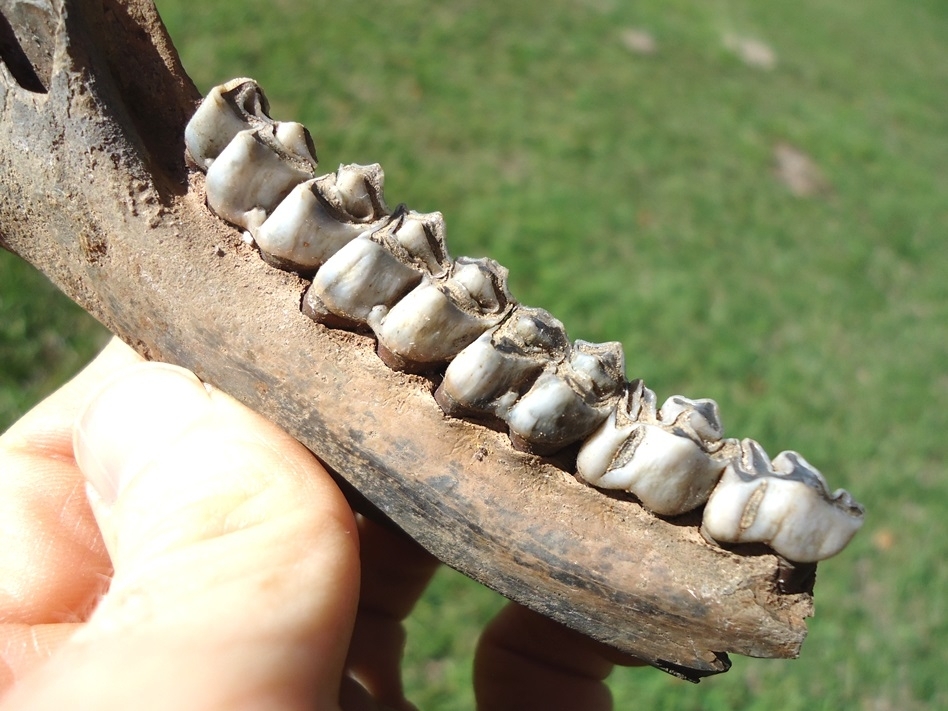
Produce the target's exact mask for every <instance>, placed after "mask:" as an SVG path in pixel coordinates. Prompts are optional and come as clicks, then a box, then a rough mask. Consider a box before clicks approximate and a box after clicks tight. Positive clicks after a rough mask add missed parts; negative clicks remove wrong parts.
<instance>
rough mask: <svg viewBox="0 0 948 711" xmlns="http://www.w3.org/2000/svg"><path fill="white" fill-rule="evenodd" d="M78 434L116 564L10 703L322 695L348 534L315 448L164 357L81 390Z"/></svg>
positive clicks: (344, 593) (340, 641) (342, 590)
mask: <svg viewBox="0 0 948 711" xmlns="http://www.w3.org/2000/svg"><path fill="white" fill-rule="evenodd" d="M75 441H76V445H75V449H76V456H77V461H78V463H79V466H80V468H81V469H82V471H83V474H84V475H85V476H86V478H87V481H88V488H89V493H90V498H91V499H92V502H93V510H94V512H95V514H96V518H97V520H98V522H99V525H100V526H101V528H102V532H103V536H104V539H105V542H106V545H107V547H108V550H109V553H110V555H111V558H112V561H113V564H114V566H115V575H114V579H113V581H112V586H111V589H110V590H109V592H108V594H107V595H106V596H105V598H104V599H103V600H102V602H101V603H100V605H99V606H98V608H97V609H96V611H95V612H94V613H93V615H92V616H91V618H90V619H89V622H88V623H87V625H86V626H85V627H84V628H83V629H82V630H80V631H79V632H77V633H76V634H75V636H74V637H73V638H72V639H71V640H70V641H69V642H68V643H67V644H65V645H64V646H63V647H62V648H61V650H60V652H59V653H58V654H57V655H56V656H55V657H54V658H53V659H52V660H51V662H50V663H49V664H47V665H45V666H44V667H43V668H42V670H41V671H40V672H39V673H37V674H34V675H33V676H31V677H30V679H29V680H28V683H24V684H22V685H21V686H20V687H18V688H17V689H16V690H15V691H14V699H15V700H19V701H23V702H24V705H26V701H27V700H29V701H30V702H31V703H30V705H31V707H32V706H41V707H49V708H68V707H71V706H74V705H75V700H76V699H83V698H86V699H87V698H89V696H88V694H90V693H94V694H95V698H96V707H97V708H100V709H112V708H116V709H118V708H138V709H142V708H175V709H185V710H186V709H196V708H200V709H231V708H247V707H254V708H256V707H260V708H263V707H271V706H272V707H273V708H285V709H293V708H314V707H315V708H331V707H333V706H334V705H335V704H336V703H337V700H338V687H339V679H340V678H341V675H342V669H343V664H344V657H345V651H344V650H345V648H346V642H347V641H348V636H349V634H350V631H351V626H352V621H353V618H354V614H355V604H356V602H355V601H356V599H357V597H358V544H357V540H356V531H355V522H354V520H353V518H352V514H351V512H350V511H349V508H348V506H347V505H346V502H345V499H344V498H343V497H342V495H341V494H340V493H339V491H338V489H336V487H335V486H334V485H333V484H332V481H331V480H330V479H329V477H328V475H327V474H326V473H325V471H324V470H323V469H322V468H321V467H320V466H319V464H318V462H317V461H316V460H315V458H314V457H312V455H311V454H310V453H309V452H308V451H306V450H305V448H303V447H302V446H301V445H299V444H298V443H296V442H295V441H294V440H292V439H291V438H290V437H289V436H288V435H286V434H285V433H283V432H281V431H280V430H278V429H277V428H276V427H274V426H273V425H271V424H269V423H268V422H266V421H265V420H264V419H262V418H261V417H259V416H257V415H255V414H254V413H252V412H250V411H249V410H247V409H246V408H244V407H242V406H241V405H239V404H238V403H236V402H235V401H234V400H232V399H231V398H229V397H227V396H226V395H223V394H222V393H220V392H217V391H210V392H208V390H207V389H205V387H204V386H203V385H202V384H201V383H200V382H199V381H198V380H197V379H196V378H194V376H193V375H191V374H190V373H187V371H184V370H182V369H180V368H175V367H172V366H167V365H161V364H142V365H139V366H136V367H134V368H131V369H127V370H125V371H124V372H123V373H120V374H119V375H118V376H117V377H116V378H115V379H114V380H112V381H111V382H110V383H109V384H108V385H107V386H106V387H105V388H104V389H103V390H102V391H101V392H100V393H99V394H98V395H96V396H94V397H93V399H92V400H91V402H90V404H89V405H88V406H87V407H86V408H85V409H84V410H83V412H82V413H81V414H80V417H79V419H78V421H77V425H76V440H75ZM116 670H121V673H120V674H117V673H116ZM31 695H33V696H32V697H31ZM37 699H38V701H37Z"/></svg>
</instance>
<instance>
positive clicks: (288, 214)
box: [253, 164, 388, 272]
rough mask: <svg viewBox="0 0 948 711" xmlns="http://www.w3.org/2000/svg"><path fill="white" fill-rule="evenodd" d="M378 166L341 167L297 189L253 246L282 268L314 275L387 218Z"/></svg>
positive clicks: (258, 232)
mask: <svg viewBox="0 0 948 711" xmlns="http://www.w3.org/2000/svg"><path fill="white" fill-rule="evenodd" d="M382 182H383V175H382V169H381V167H380V166H378V165H377V164H375V165H369V166H362V165H341V166H339V170H338V171H336V173H330V174H329V175H324V176H322V177H319V178H314V179H312V180H308V181H306V182H305V183H302V184H300V185H297V186H296V187H295V188H294V189H293V191H292V192H291V193H290V194H289V195H287V197H286V198H285V199H284V200H283V201H282V202H281V203H280V204H279V205H277V206H276V208H275V209H274V210H273V212H272V213H271V214H270V215H269V217H267V219H266V221H265V222H263V223H262V224H261V225H260V226H259V227H258V228H257V229H256V230H255V231H253V237H254V241H255V242H256V243H257V246H258V247H259V248H260V251H261V253H262V254H263V255H264V257H265V258H266V259H267V261H269V262H270V263H272V264H274V265H275V266H277V267H279V268H281V269H287V270H291V271H300V272H311V271H314V270H315V269H317V268H318V267H319V266H320V265H321V264H323V263H324V262H325V261H326V260H328V259H329V258H330V257H331V256H332V255H333V254H335V253H336V252H338V251H339V250H340V249H341V248H342V247H343V246H344V245H345V244H347V243H348V242H350V241H351V240H353V239H355V238H356V237H358V236H359V235H360V234H362V233H363V232H366V231H371V230H374V229H376V228H377V227H379V226H381V225H382V224H383V222H384V220H385V218H386V215H387V214H388V210H387V208H386V207H385V202H384V200H383V198H382Z"/></svg>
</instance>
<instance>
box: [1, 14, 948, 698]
mask: <svg viewBox="0 0 948 711" xmlns="http://www.w3.org/2000/svg"><path fill="white" fill-rule="evenodd" d="M158 4H159V9H160V10H161V12H162V13H163V16H164V17H165V20H166V21H167V23H168V25H169V28H170V30H171V33H172V36H173V37H174V38H175V41H176V43H177V45H178V47H179V50H180V51H181V54H182V57H183V60H184V64H185V66H186V67H187V68H188V70H189V71H190V72H191V75H192V77H193V78H194V79H195V81H196V82H197V83H198V85H199V87H200V88H201V89H202V90H207V89H208V88H209V87H210V86H212V85H213V84H215V83H219V82H220V81H223V80H225V79H227V78H230V77H232V76H237V75H251V76H254V77H255V78H257V79H258V80H259V81H260V82H261V83H262V84H263V85H264V87H265V88H266V90H267V92H268V95H269V96H270V98H271V103H272V108H273V114H274V116H275V117H278V118H287V119H296V120H300V121H302V122H304V123H305V124H306V125H307V126H308V127H309V128H310V130H311V131H312V132H313V134H314V136H315V137H316V141H317V148H318V151H319V155H320V160H321V163H322V165H323V167H325V168H326V170H327V171H328V170H332V169H333V168H334V167H335V165H336V164H338V163H340V162H347V163H348V162H361V163H369V162H376V161H377V162H380V163H381V164H382V165H383V166H384V167H385V171H386V195H387V197H388V201H389V203H390V204H393V205H394V204H396V203H398V202H406V203H408V204H409V205H410V206H411V207H414V208H415V209H418V210H424V211H428V210H441V211H442V212H444V213H445V217H446V220H447V225H448V237H449V241H450V244H451V248H452V252H453V253H454V254H455V255H459V254H471V255H473V256H479V255H482V254H488V255H490V256H493V257H495V258H496V259H498V260H499V261H501V262H502V263H504V264H505V265H507V266H508V267H510V270H511V275H512V287H513V290H514V292H515V294H516V295H517V296H518V297H519V298H520V300H521V301H523V302H525V303H529V304H535V305H538V306H543V307H545V308H548V309H550V310H551V311H553V312H554V313H555V314H557V315H558V316H559V317H560V318H561V319H563V321H564V322H565V323H566V325H567V327H568V329H569V330H570V333H571V335H572V336H574V337H580V338H585V339H589V340H621V341H622V342H623V343H624V345H625V347H626V353H627V359H628V372H629V375H630V376H631V377H639V376H640V377H644V378H645V379H646V381H647V382H648V383H649V385H650V386H651V387H653V388H654V389H655V390H656V391H657V392H658V394H659V397H664V396H666V395H669V394H671V393H673V392H681V393H684V394H686V395H691V396H694V397H713V398H715V399H717V400H718V402H719V403H720V405H721V410H722V413H723V416H724V421H725V425H726V427H727V430H728V434H730V435H734V436H748V437H753V438H755V439H758V440H759V441H760V442H761V443H762V444H763V445H764V446H765V448H767V450H768V451H769V452H770V454H771V455H775V454H776V453H777V452H778V451H780V450H781V449H797V450H799V451H801V452H803V454H804V455H805V456H806V457H807V458H808V459H809V460H810V461H812V462H813V463H814V464H816V465H817V466H818V467H819V468H820V469H821V470H823V471H824V472H825V473H826V475H827V476H828V478H829V480H830V483H831V485H834V486H841V487H846V488H848V489H850V490H851V491H853V492H854V493H855V495H856V496H857V498H859V499H860V500H862V501H863V502H864V503H865V504H866V505H867V507H868V508H869V517H868V520H867V524H866V527H865V530H864V531H863V532H862V533H861V534H860V535H859V536H858V537H857V539H856V540H855V542H854V543H853V545H852V546H851V547H850V548H849V549H848V550H847V551H846V552H845V553H844V554H843V555H842V556H840V557H839V558H837V559H834V560H832V561H829V562H827V563H825V564H823V565H822V566H821V569H820V579H819V583H818V586H817V593H818V594H817V608H818V609H817V616H816V618H814V619H813V620H812V621H811V623H810V635H809V639H808V641H807V643H806V644H805V646H804V649H803V655H802V657H801V659H800V660H798V661H794V662H786V661H765V660H749V659H743V658H735V660H734V661H735V664H734V668H733V669H732V670H731V671H730V672H729V673H728V674H726V675H724V676H722V677H717V678H713V679H709V680H706V681H704V682H703V683H702V684H701V685H699V686H697V687H694V686H691V685H687V684H684V683H681V682H678V681H676V680H674V679H671V678H669V677H666V676H663V675H661V674H659V673H657V672H650V671H643V670H620V671H619V672H617V673H616V674H615V675H614V677H613V682H612V683H613V689H614V694H615V697H616V705H617V708H631V707H636V708H638V707H642V708H651V709H668V710H671V709H674V710H676V711H677V710H681V711H686V710H691V709H725V708H727V709H731V708H741V709H808V710H810V709H833V710H837V709H883V710H884V709H900V710H903V709H927V708H940V707H942V708H948V680H946V679H945V676H944V671H943V670H944V667H945V664H946V663H948V654H946V652H945V651H944V645H943V643H942V640H944V639H946V638H948V610H946V606H948V602H946V601H948V564H946V563H945V561H946V560H948V523H946V521H948V477H946V472H945V468H946V462H948V445H946V438H945V432H946V430H948V414H946V413H948V409H946V408H945V407H944V403H945V402H946V400H948V337H946V327H945V325H946V324H948V247H946V245H945V238H946V234H948V170H946V166H948V42H945V38H946V37H948V7H946V6H945V5H944V4H943V3H940V2H938V1H937V0H916V1H915V2H912V3H900V2H896V1H895V0H864V1H863V2H860V3H851V2H848V0H833V1H832V2H827V1H823V2H817V1H816V0H803V1H802V2H799V3H754V2H752V1H751V0H740V1H738V0H734V1H727V0H715V1H709V2H695V1H693V0H692V1H691V2H685V1H684V0H666V1H664V2H659V1H658V0H643V1H642V2H637V3H621V2H618V1H616V0H586V1H585V2H576V1H573V2H566V1H565V0H547V2H520V3H513V2H506V3H499V2H498V3H494V2H491V3H483V2H481V3H474V2H469V1H468V2H453V3H423V2H418V1H417V0H399V1H397V2H395V1H393V0H389V1H387V2H379V1H375V2H371V1H370V2H364V3H358V4H355V3H353V4H339V3H329V2H324V1H311V2H307V3H290V2H285V1H282V2H274V3H254V4H251V3H244V2H235V1H234V0H230V1H229V2H224V1H223V0H206V1H205V2H203V3H199V4H196V3H185V2H182V0H160V1H159V3H158ZM628 27H641V28H645V29H647V30H648V31H650V32H651V33H652V34H653V35H654V36H655V38H656V40H657V42H658V46H659V49H658V51H657V53H656V54H654V55H652V56H640V55H635V54H633V53H632V52H630V51H629V50H628V49H627V48H626V47H625V46H624V45H623V43H622V30H623V29H624V28H628ZM729 34H734V35H745V36H751V37H755V38H757V39H760V40H762V41H764V42H766V43H767V44H768V45H770V46H771V47H772V48H773V49H774V51H775V53H776V57H777V63H776V66H775V67H774V68H773V69H772V70H770V71H766V70H761V69H755V68H753V67H750V66H747V65H746V64H744V63H743V62H742V61H741V60H740V59H739V58H738V57H737V56H736V55H735V54H734V53H733V52H731V51H729V50H728V49H726V48H725V46H724V41H723V38H724V37H725V36H726V35H729ZM778 143H788V144H791V145H793V146H795V147H796V148H798V149H800V150H802V151H804V152H805V153H806V154H808V155H809V156H810V157H811V158H812V159H813V160H814V161H815V163H816V164H817V165H818V166H819V167H820V169H821V171H822V174H823V176H824V177H825V180H826V183H827V185H828V187H827V189H825V190H823V191H821V192H819V193H818V194H816V195H814V196H811V197H802V198H801V197H795V196H794V195H792V194H791V193H790V191H789V190H788V189H787V188H786V187H785V186H784V185H783V184H782V183H781V182H779V181H778V180H777V179H776V178H775V176H774V156H773V149H774V146H775V145H776V144H778ZM26 278H27V277H25V276H23V270H22V269H20V268H19V267H17V266H16V265H15V264H13V263H12V260H11V258H9V257H4V258H2V259H0V319H2V320H0V339H2V340H0V356H2V361H0V362H2V367H0V371H2V372H0V377H2V378H3V380H2V381H0V425H3V424H4V423H8V422H9V421H11V418H12V417H14V416H15V414H16V413H17V412H20V411H22V409H23V408H24V407H25V406H26V404H27V403H28V402H29V401H32V400H35V399H36V398H37V397H39V395H40V391H41V390H45V389H48V388H49V387H52V386H53V385H54V383H55V382H58V380H60V379H61V377H62V376H63V374H64V373H65V372H66V371H69V370H72V369H74V368H75V365H76V363H77V362H78V357H79V355H80V354H81V355H83V356H84V355H85V354H86V353H88V351H89V350H90V347H89V345H88V344H89V343H90V338H91V341H95V340H96V338H97V337H98V336H97V335H96V334H95V333H94V332H92V336H91V337H90V329H89V327H88V325H87V324H86V323H85V322H84V320H82V319H79V318H78V317H77V316H76V314H75V311H74V310H72V311H70V310H68V309H66V307H59V306H57V307H55V308H54V307H53V305H52V297H51V296H50V295H49V292H48V290H47V289H45V288H44V287H42V286H41V285H40V284H39V283H38V282H37V281H36V280H33V281H30V282H24V281H21V280H23V279H26ZM60 308H63V309H65V310H62V311H61V310H59V309H60ZM77 323H78V324H79V325H76V324H77ZM50 344H53V346H50ZM37 354H45V355H44V356H42V357H41V355H37ZM50 354H51V355H50ZM64 354H65V355H64ZM499 604H500V601H499V600H498V599H497V598H496V597H495V596H494V595H493V594H492V593H489V592H487V591H485V590H483V589H481V588H479V587H478V586H476V585H475V584H473V583H470V582H468V581H466V580H465V579H463V578H460V577H459V576H457V575H456V574H453V573H450V572H445V573H444V574H443V575H440V576H439V577H438V578H437V580H436V584H435V585H434V586H433V588H432V589H431V591H430V593H429V594H428V595H427V597H426V598H425V599H424V601H423V602H422V604H421V605H420V607H419V609H418V610H417V611H416V613H415V615H414V617H413V618H412V619H411V620H410V622H409V628H410V637H409V649H408V660H407V671H406V680H407V683H408V687H409V689H410V693H411V696H412V698H413V699H415V700H416V702H417V703H419V704H420V706H421V707H422V708H424V709H426V710H428V709H464V708H471V707H472V701H471V696H470V692H469V684H470V669H469V667H470V654H471V650H472V648H473V644H474V639H475V638H476V635H477V630H478V628H479V626H480V625H482V624H483V622H484V621H485V620H486V619H487V618H488V617H489V616H490V615H491V614H493V612H495V611H496V610H497V608H498V605H499Z"/></svg>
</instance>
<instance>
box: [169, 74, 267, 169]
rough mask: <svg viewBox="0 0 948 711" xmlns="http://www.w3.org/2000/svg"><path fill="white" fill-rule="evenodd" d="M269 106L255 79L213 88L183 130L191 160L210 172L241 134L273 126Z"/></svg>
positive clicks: (242, 79) (237, 80)
mask: <svg viewBox="0 0 948 711" xmlns="http://www.w3.org/2000/svg"><path fill="white" fill-rule="evenodd" d="M269 111H270V105H269V103H268V102H267V97H266V96H264V93H263V89H261V88H260V85H259V84H257V82H255V81H254V80H253V79H247V78H243V77H242V78H239V79H232V80H230V81H229V82H227V83H226V84H221V85H220V86H215V87H214V88H213V89H211V90H210V91H209V92H208V94H207V96H206V97H205V98H204V100H203V101H202V102H201V105H200V106H198V108H197V111H195V112H194V116H192V117H191V120H190V121H188V125H187V126H186V127H185V129H184V142H185V145H186V146H187V149H188V155H190V157H191V160H192V161H193V162H194V164H195V165H197V166H198V167H199V168H200V169H201V170H205V171H206V170H207V169H208V167H209V166H210V164H211V163H213V162H214V159H215V158H217V156H219V155H220V153H221V151H223V150H224V148H225V147H226V146H227V144H228V143H230V141H231V139H233V137H234V136H236V135H237V134H238V133H239V132H240V131H245V130H247V129H250V128H255V127H258V126H263V125H265V124H270V123H272V120H271V119H270V116H269Z"/></svg>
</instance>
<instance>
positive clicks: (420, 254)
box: [303, 207, 450, 328]
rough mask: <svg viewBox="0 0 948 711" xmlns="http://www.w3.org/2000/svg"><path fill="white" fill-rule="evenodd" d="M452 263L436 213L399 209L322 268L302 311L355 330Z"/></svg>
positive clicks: (438, 215) (304, 301) (305, 297)
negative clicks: (422, 280)
mask: <svg viewBox="0 0 948 711" xmlns="http://www.w3.org/2000/svg"><path fill="white" fill-rule="evenodd" d="M449 266H450V261H449V259H448V256H447V251H446V249H445V245H444V218H443V217H442V215H441V213H440V212H433V213H430V214H421V213H417V212H410V211H408V210H406V209H404V208H401V207H400V208H399V209H397V210H396V211H395V214H393V215H392V216H391V218H390V219H389V221H388V223H387V224H386V225H384V226H382V227H380V228H379V229H377V230H376V231H375V232H371V233H369V232H364V233H362V234H361V235H360V236H359V237H357V238H356V239H354V240H352V241H351V242H349V243H347V244H346V245H344V246H343V247H342V248H341V249H340V250H339V251H338V252H336V253H335V254H334V255H332V256H331V257H330V258H329V259H328V260H326V263H325V264H323V265H322V267H321V268H320V269H319V271H318V272H316V276H315V277H314V278H313V283H312V284H311V285H310V287H309V288H308V289H307V291H306V295H305V296H304V298H303V312H304V313H305V314H306V315H307V316H309V317H310V318H312V319H314V320H316V321H319V322H320V323H324V324H326V325H327V326H333V327H336V328H358V327H361V326H364V325H366V324H367V323H368V320H369V316H370V314H373V313H375V314H376V315H379V314H382V313H386V312H387V311H388V310H389V309H391V307H392V306H393V305H394V304H395V303H396V302H397V301H398V300H399V299H401V298H402V297H403V296H404V295H405V294H407V293H408V292H409V291H410V290H411V289H413V288H414V287H415V286H417V285H418V283H419V282H420V281H421V279H422V277H423V276H424V275H425V274H429V275H431V276H435V277H437V276H441V275H443V274H444V273H445V272H446V271H447V270H448V268H449Z"/></svg>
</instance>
